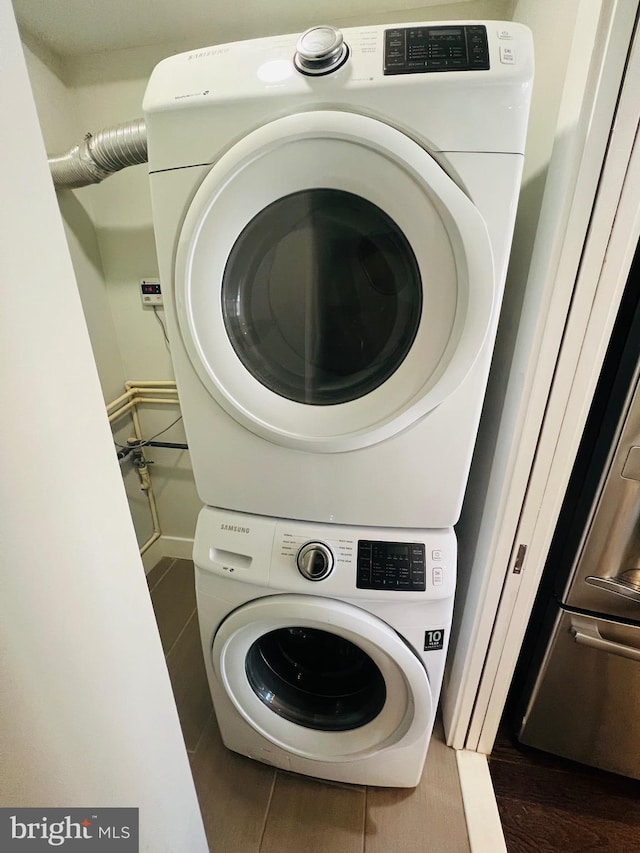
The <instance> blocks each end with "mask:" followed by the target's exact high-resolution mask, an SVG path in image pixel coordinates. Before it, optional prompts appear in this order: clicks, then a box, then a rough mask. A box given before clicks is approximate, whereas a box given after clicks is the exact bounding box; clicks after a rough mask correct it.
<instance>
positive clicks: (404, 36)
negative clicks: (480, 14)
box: [384, 25, 489, 74]
mask: <svg viewBox="0 0 640 853" xmlns="http://www.w3.org/2000/svg"><path fill="white" fill-rule="evenodd" d="M488 69H489V45H488V42H487V28H486V27H484V26H481V25H474V26H459V27H456V26H450V25H449V26H445V27H434V26H422V27H404V28H395V29H392V30H385V32H384V73H385V74H423V73H425V72H427V71H486V70H488Z"/></svg>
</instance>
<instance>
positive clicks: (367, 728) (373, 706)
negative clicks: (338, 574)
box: [211, 595, 435, 761]
mask: <svg viewBox="0 0 640 853" xmlns="http://www.w3.org/2000/svg"><path fill="white" fill-rule="evenodd" d="M211 653H212V662H213V668H214V670H215V672H216V675H217V677H218V678H219V679H220V681H221V683H222V684H223V685H224V687H225V690H226V691H227V694H228V695H229V697H230V699H231V701H232V702H233V704H234V705H235V707H236V708H237V710H238V712H239V713H240V714H241V715H242V716H243V717H244V719H245V720H246V721H247V722H248V723H249V724H250V725H251V726H252V727H253V728H254V729H256V731H258V732H259V733H260V734H261V735H262V736H263V737H265V738H267V739H268V740H269V741H271V742H272V743H274V744H276V745H277V746H279V747H281V748H282V749H285V750H287V751H288V752H290V753H294V754H296V755H300V756H303V757H305V758H310V759H314V760H318V761H348V760H350V759H352V758H354V757H355V756H358V757H366V756H367V755H369V754H374V753H375V752H377V751H379V750H380V749H381V748H384V747H387V746H391V745H392V744H395V743H397V742H398V741H400V740H401V739H402V740H404V741H405V743H407V744H410V743H412V742H413V740H414V739H417V738H419V737H421V736H424V732H425V730H426V729H427V727H430V726H431V724H432V722H433V713H434V710H435V709H434V702H433V699H432V695H431V690H430V687H429V679H428V676H427V672H426V670H425V668H424V665H423V663H422V661H421V660H420V658H419V657H418V656H417V654H416V653H415V652H414V651H413V649H411V648H410V647H409V646H408V645H407V644H406V643H405V642H404V641H403V640H402V639H401V638H400V637H399V636H398V634H397V633H396V632H395V631H394V630H393V629H392V628H390V627H389V626H388V625H387V624H385V623H384V622H382V621H381V620H380V619H378V618H377V617H375V616H372V615H371V614H370V613H367V612H366V611H364V610H360V609H359V608H357V607H353V606H352V605H350V604H346V603H344V602H341V601H335V600H333V599H323V598H320V597H314V596H304V595H274V596H270V597H267V598H261V599H258V600H256V601H253V602H251V603H249V604H247V605H245V606H243V607H240V608H238V610H235V611H234V612H233V613H231V614H230V615H229V616H228V617H227V619H226V620H225V621H224V622H223V623H222V625H221V626H220V628H219V629H218V631H217V633H216V636H215V638H214V641H213V647H212V652H211Z"/></svg>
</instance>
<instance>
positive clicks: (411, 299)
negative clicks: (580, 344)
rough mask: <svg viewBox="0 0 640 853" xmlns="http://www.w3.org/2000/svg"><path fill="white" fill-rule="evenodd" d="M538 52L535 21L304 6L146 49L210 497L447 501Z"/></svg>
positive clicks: (199, 472) (167, 244)
mask: <svg viewBox="0 0 640 853" xmlns="http://www.w3.org/2000/svg"><path fill="white" fill-rule="evenodd" d="M296 45H297V47H296ZM345 45H346V47H345ZM296 51H297V52H296ZM532 74H533V48H532V43H531V36H530V33H529V31H528V30H527V29H526V28H525V27H523V26H520V25H517V24H511V23H503V22H495V21H492V22H489V23H486V24H483V23H460V22H454V23H447V24H437V25H430V24H407V25H404V24H403V25H399V26H387V27H383V26H373V27H367V28H357V29H348V30H345V31H344V43H342V42H341V36H340V34H336V32H335V31H334V30H332V28H329V27H321V28H316V30H315V31H313V32H310V34H308V35H306V36H305V37H303V38H302V39H301V40H300V41H299V42H298V36H297V35H287V36H282V37H278V38H268V39H260V40H255V41H248V42H240V43H235V44H229V45H222V46H217V47H211V48H207V49H204V50H199V51H194V52H192V53H186V54H182V55H180V56H174V57H171V58H169V59H166V60H165V61H163V62H162V63H160V65H159V66H158V67H157V68H156V69H155V70H154V72H153V74H152V77H151V80H150V82H149V86H148V89H147V92H146V95H145V99H144V111H145V117H146V123H147V130H148V144H149V163H150V171H151V191H152V200H153V217H154V227H155V232H156V241H157V247H158V255H159V263H160V273H161V279H162V283H163V288H164V291H165V303H166V310H167V321H168V326H169V334H170V338H171V348H172V357H173V361H174V366H175V372H176V379H177V382H178V388H179V393H180V401H181V405H182V411H183V413H184V421H185V428H186V432H187V437H188V442H189V447H190V451H191V457H192V461H193V468H194V474H195V479H196V484H197V487H198V491H199V495H200V497H201V498H202V500H203V502H204V503H205V504H209V505H211V506H219V507H225V508H229V509H233V510H238V511H245V512H252V513H257V514H262V515H271V516H279V517H284V518H294V519H295V518H298V519H307V520H314V521H320V522H337V523H348V524H362V525H381V526H398V527H425V526H427V527H449V526H451V525H453V524H454V523H455V522H456V521H457V519H458V516H459V512H460V507H461V502H462V497H463V494H464V489H465V485H466V479H467V475H468V469H469V465H470V460H471V454H472V450H473V445H474V442H475V437H476V431H477V424H478V420H479V416H480V410H481V406H482V401H483V397H484V391H485V385H486V380H487V374H488V370H489V362H490V358H491V352H492V348H493V343H494V337H495V331H496V326H497V320H498V314H499V309H500V302H501V296H502V288H503V282H504V277H505V273H506V267H507V260H508V255H509V248H510V242H511V236H512V229H513V223H514V217H515V211H516V202H517V197H518V191H519V183H520V176H521V170H522V162H523V151H524V142H525V132H526V125H527V117H528V109H529V99H530V93H531V81H532Z"/></svg>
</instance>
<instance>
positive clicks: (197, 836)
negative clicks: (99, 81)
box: [0, 0, 208, 853]
mask: <svg viewBox="0 0 640 853" xmlns="http://www.w3.org/2000/svg"><path fill="white" fill-rule="evenodd" d="M0 111H1V113H2V116H3V133H2V136H1V137H0V185H1V186H2V191H3V204H4V206H5V212H6V211H10V215H8V216H5V217H4V219H3V227H2V229H1V230H0V282H1V286H2V291H3V292H2V306H3V310H2V311H1V312H0V347H1V351H0V388H1V389H2V394H3V403H2V419H1V420H0V456H1V457H2V458H1V459H0V468H1V470H2V478H0V542H1V543H2V573H1V575H0V577H1V580H0V583H1V591H0V600H1V601H2V612H3V617H2V620H1V622H0V635H1V636H0V679H1V683H2V700H1V702H0V753H1V754H2V773H1V774H0V803H1V804H2V805H3V806H62V807H71V806H102V807H105V806H122V805H127V806H133V807H139V808H140V817H141V844H140V849H141V850H146V851H153V853H162V851H166V853H175V851H182V850H184V851H187V850H188V851H194V853H195V851H203V853H204V851H205V850H207V849H208V848H207V844H206V841H205V837H204V832H203V828H202V822H201V819H200V815H199V810H198V805H197V801H196V797H195V791H194V788H193V782H192V779H191V774H190V770H189V763H188V760H187V755H186V752H185V748H184V743H183V740H182V734H181V731H180V726H179V723H178V717H177V713H176V709H175V705H174V702H173V696H172V693H171V686H170V683H169V678H168V674H167V670H166V667H165V663H164V656H163V653H162V648H161V644H160V640H159V637H158V633H157V629H156V626H155V620H154V616H153V611H152V607H151V602H150V599H149V595H148V592H147V588H146V583H145V578H144V573H143V570H142V565H141V562H140V558H139V556H138V549H137V545H136V540H135V536H134V532H133V527H132V524H131V519H130V516H129V512H128V507H127V504H126V500H125V496H124V492H123V488H122V481H121V478H120V472H119V470H118V465H117V462H116V460H115V458H114V455H113V450H112V445H111V435H110V431H109V429H108V426H107V423H106V419H105V417H104V408H103V400H102V394H101V388H100V385H99V381H98V375H97V372H96V367H95V363H94V360H93V357H92V353H91V348H90V343H89V337H88V334H87V327H86V323H85V320H84V317H83V313H82V309H81V305H80V300H79V297H78V290H77V285H76V282H75V279H74V273H73V268H72V265H71V261H70V257H69V252H68V248H67V245H66V242H65V238H64V231H63V228H62V223H61V220H60V214H59V211H58V207H57V203H56V199H55V196H54V192H53V187H52V184H51V180H50V177H49V174H48V168H47V164H46V158H45V150H44V146H43V143H42V138H41V136H40V133H39V127H38V119H37V116H36V111H35V106H34V103H33V100H32V96H31V91H30V87H29V80H28V76H27V72H26V67H25V64H24V59H23V55H22V52H21V48H20V41H19V38H18V33H17V29H16V27H15V21H14V18H13V13H12V9H11V5H10V3H9V0H0ZM61 380H62V381H61ZM78 389H81V393H78Z"/></svg>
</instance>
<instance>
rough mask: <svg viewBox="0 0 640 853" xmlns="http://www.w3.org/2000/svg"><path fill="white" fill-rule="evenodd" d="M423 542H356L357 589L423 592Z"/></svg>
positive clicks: (424, 565)
mask: <svg viewBox="0 0 640 853" xmlns="http://www.w3.org/2000/svg"><path fill="white" fill-rule="evenodd" d="M425 572H426V563H425V546H424V543H423V542H379V541H375V540H368V539H360V540H358V577H357V583H356V586H357V587H358V589H385V590H407V591H410V592H423V591H424V590H425V589H426V574H425Z"/></svg>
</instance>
